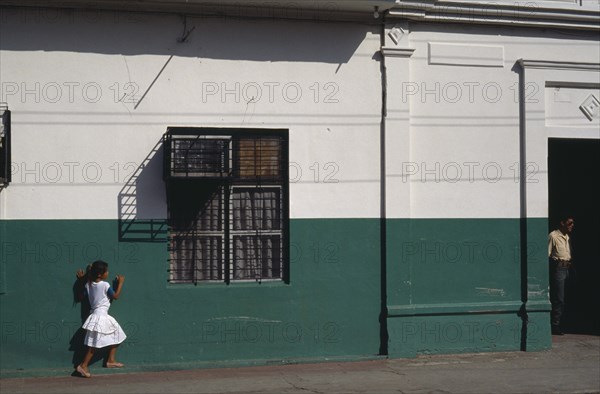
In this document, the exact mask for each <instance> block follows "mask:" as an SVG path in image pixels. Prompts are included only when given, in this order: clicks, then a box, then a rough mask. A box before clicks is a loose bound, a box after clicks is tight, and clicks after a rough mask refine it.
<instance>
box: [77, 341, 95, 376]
mask: <svg viewBox="0 0 600 394" xmlns="http://www.w3.org/2000/svg"><path fill="white" fill-rule="evenodd" d="M95 351H96V348H93V347H91V346H88V350H87V353H86V354H85V357H83V361H82V362H81V364H79V365H80V366H81V367H82V368H83V369H85V370H86V371H87V369H88V365H89V363H90V361H92V357H94V352H95Z"/></svg>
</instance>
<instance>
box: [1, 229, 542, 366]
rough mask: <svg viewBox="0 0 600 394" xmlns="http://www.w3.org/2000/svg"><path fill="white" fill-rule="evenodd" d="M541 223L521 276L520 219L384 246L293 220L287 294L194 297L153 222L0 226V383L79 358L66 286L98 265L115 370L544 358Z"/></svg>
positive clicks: (254, 289)
mask: <svg viewBox="0 0 600 394" xmlns="http://www.w3.org/2000/svg"><path fill="white" fill-rule="evenodd" d="M546 223H547V221H546V220H544V219H539V220H538V219H535V220H529V221H528V222H527V230H528V233H527V234H528V239H527V241H528V243H529V246H528V248H527V252H526V255H527V259H528V262H529V264H528V265H527V270H523V269H522V267H521V259H522V253H521V246H520V239H521V238H520V228H521V227H520V226H521V224H520V221H519V220H518V219H507V220H502V219H489V220H488V219H478V220H463V219H446V220H416V219H413V220H388V221H387V222H386V234H387V238H386V240H385V244H384V245H382V243H381V242H380V234H381V232H380V224H381V223H380V221H379V220H377V219H306V220H299V219H297V220H291V222H290V283H289V284H285V283H279V282H277V283H273V282H271V283H267V282H264V283H262V284H259V283H233V284H231V285H226V284H200V285H198V286H193V285H172V284H169V283H168V282H167V278H168V273H167V248H166V242H165V237H164V223H161V222H160V221H151V222H147V223H141V222H140V223H132V224H131V225H130V224H129V223H123V222H119V221H117V220H64V221H61V220H47V221H32V220H29V221H18V220H15V221H2V222H0V228H1V229H2V230H1V231H2V232H1V235H2V242H1V247H2V249H1V251H0V253H1V260H0V345H1V351H0V365H1V371H0V372H1V373H2V376H15V375H16V376H19V375H23V376H25V375H51V374H63V373H65V371H66V370H69V368H70V365H72V364H73V363H76V362H78V361H79V360H80V358H81V357H82V353H83V352H84V350H85V349H84V347H83V345H82V338H83V333H82V331H81V330H80V328H79V327H80V326H81V323H82V319H83V318H84V317H83V316H82V310H81V306H80V304H78V303H75V302H74V297H73V285H74V283H75V276H74V273H75V271H76V270H77V269H79V268H84V267H85V265H86V264H88V263H89V262H91V261H93V260H96V259H103V260H106V261H108V262H109V264H110V271H111V273H110V274H111V277H113V276H114V275H115V274H122V275H125V276H126V282H125V286H124V292H123V296H122V298H121V299H120V300H118V301H117V302H115V303H114V305H113V306H112V307H111V315H113V316H114V317H115V318H116V319H117V320H118V321H119V322H120V323H121V325H122V326H123V328H124V329H125V331H126V333H127V335H128V339H127V340H126V341H125V343H124V344H123V345H122V347H121V349H120V350H119V359H120V360H121V361H123V362H125V363H127V364H128V366H129V367H128V370H129V371H131V370H153V369H169V368H183V367H194V366H223V365H229V366H232V365H245V364H256V363H258V364H266V363H271V362H276V363H281V362H299V361H302V360H321V361H325V360H328V359H331V360H333V359H335V360H339V359H361V358H370V357H377V356H378V354H379V353H380V350H381V349H383V350H384V351H385V350H386V349H387V352H388V353H389V355H390V356H392V357H411V356H414V355H416V354H420V353H448V352H467V351H486V350H490V351H493V350H516V349H519V348H521V347H522V345H523V343H524V342H525V345H526V348H527V350H539V349H546V348H548V347H549V346H550V334H549V322H548V321H547V320H548V310H549V303H548V293H547V283H548V277H547V275H548V273H547V267H546V265H545V261H546V259H545V258H543V256H544V252H543V250H544V244H545V243H546V236H547V224H546ZM382 249H384V250H386V251H387V253H386V254H385V261H386V267H387V269H386V271H387V281H385V285H386V289H387V300H385V301H386V302H387V305H388V318H387V319H383V321H381V320H380V309H381V291H382V267H381V264H382V256H381V250H382ZM523 277H527V284H528V298H529V299H528V300H527V302H524V300H523V297H522V288H521V283H522V282H523ZM523 305H525V308H526V309H527V313H528V315H527V316H528V319H529V320H528V321H529V323H528V324H527V326H525V328H526V329H525V330H524V329H523V324H522V323H523V319H522V316H524V315H523V313H519V310H520V309H521V310H522V309H523ZM386 330H387V331H386ZM523 335H525V336H526V339H527V340H526V341H523V339H522V338H523ZM382 342H383V343H382ZM99 365H100V363H97V364H95V365H93V368H94V370H95V371H96V370H100V368H98V367H99Z"/></svg>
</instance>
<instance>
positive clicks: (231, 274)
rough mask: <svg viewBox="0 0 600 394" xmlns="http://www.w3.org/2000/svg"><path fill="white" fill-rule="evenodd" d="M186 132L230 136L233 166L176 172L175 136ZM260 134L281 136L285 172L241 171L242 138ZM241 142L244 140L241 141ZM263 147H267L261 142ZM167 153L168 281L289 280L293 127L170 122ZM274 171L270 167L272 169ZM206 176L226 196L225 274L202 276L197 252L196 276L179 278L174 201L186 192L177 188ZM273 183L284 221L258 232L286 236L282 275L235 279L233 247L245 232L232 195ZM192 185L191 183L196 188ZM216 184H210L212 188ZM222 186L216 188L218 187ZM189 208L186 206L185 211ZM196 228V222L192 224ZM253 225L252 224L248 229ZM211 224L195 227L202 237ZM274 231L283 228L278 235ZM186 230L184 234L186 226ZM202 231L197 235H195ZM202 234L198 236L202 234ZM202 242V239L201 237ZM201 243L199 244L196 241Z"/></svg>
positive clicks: (204, 179)
mask: <svg viewBox="0 0 600 394" xmlns="http://www.w3.org/2000/svg"><path fill="white" fill-rule="evenodd" d="M174 137H175V138H177V137H180V138H186V137H199V138H202V139H214V138H217V139H219V138H230V141H231V146H230V148H229V153H230V154H229V156H228V161H229V168H228V170H229V171H228V174H221V176H220V177H219V176H215V175H214V174H212V175H208V176H202V175H200V174H197V176H194V175H192V176H190V174H186V175H185V176H177V175H173V173H172V172H171V164H172V162H171V160H172V157H173V152H172V151H171V150H172V145H171V141H173V138H174ZM248 138H249V139H254V140H257V141H258V140H260V139H261V138H265V139H269V138H276V139H277V140H279V149H280V155H281V157H279V158H278V162H277V164H278V166H279V167H278V168H279V174H278V175H275V176H261V175H260V174H256V172H255V175H254V176H253V177H249V178H246V177H244V176H243V175H241V171H242V170H240V171H239V172H238V163H239V160H240V158H239V157H237V156H236V155H237V154H238V153H237V152H236V144H237V143H239V141H240V140H243V139H248ZM240 146H241V145H240ZM254 149H255V150H254V151H253V152H254V154H256V152H257V151H256V145H255V148H254ZM261 149H262V148H261ZM163 154H164V158H163V159H164V164H163V177H164V180H165V184H166V185H165V186H166V193H167V223H168V236H167V240H168V241H167V242H168V243H167V245H168V247H169V255H168V278H167V281H168V283H169V284H171V285H174V286H179V285H181V284H194V285H198V284H200V285H202V284H208V283H211V284H214V283H224V284H227V285H229V284H232V283H244V282H258V283H262V282H283V283H285V284H289V283H290V245H289V223H290V217H289V130H287V129H256V128H213V127H210V128H207V127H168V128H167V132H166V133H165V134H164V136H163ZM267 172H268V170H267ZM203 182H211V185H210V187H214V188H217V189H218V188H221V189H220V191H216V192H219V193H221V196H220V197H219V198H220V199H222V200H223V204H222V205H221V211H220V212H219V215H218V216H219V217H222V219H219V220H223V222H222V223H223V228H222V230H221V231H222V232H221V233H220V234H221V235H222V239H223V245H222V251H223V252H222V254H221V261H220V264H221V270H222V275H223V279H198V272H200V271H199V270H198V269H197V267H198V266H197V265H195V264H197V262H198V258H195V259H194V261H193V262H192V264H194V265H193V270H194V274H193V275H192V276H193V278H192V279H190V280H187V279H186V280H177V279H174V278H173V274H172V269H173V265H172V259H173V249H172V247H173V239H174V238H173V235H174V233H173V229H172V227H173V222H172V220H173V216H172V215H173V214H174V212H175V211H176V209H177V208H175V209H173V204H174V201H177V198H178V197H179V198H181V195H179V196H176V193H181V192H182V191H185V190H186V188H199V187H201V185H202V184H203ZM249 188H250V189H251V188H256V189H270V188H275V189H277V190H278V191H279V193H280V195H279V198H278V200H279V202H280V207H279V209H278V210H276V211H277V212H278V214H280V215H281V217H280V218H278V220H279V221H280V223H281V224H280V226H281V230H259V229H257V230H256V232H257V234H256V236H257V237H261V236H263V234H264V237H266V236H273V237H277V236H279V234H280V237H281V241H280V243H279V248H280V255H281V262H280V264H281V265H280V267H279V270H280V277H276V278H268V277H266V278H262V277H260V278H242V279H235V273H236V267H235V259H236V257H235V253H234V251H233V248H234V237H235V236H239V235H240V231H235V230H234V216H233V201H232V198H231V197H232V195H233V194H234V190H240V189H249ZM190 190H191V189H190ZM212 190H213V189H210V188H209V189H208V191H209V194H210V193H211V192H212ZM215 190H216V189H215ZM183 210H184V208H182V211H183ZM191 220H192V221H193V222H194V223H196V224H195V225H192V226H196V225H197V223H198V217H196V218H194V219H191ZM190 228H191V227H190ZM247 231H252V230H247ZM211 232H212V231H211V230H210V229H209V230H202V229H197V230H196V228H195V227H194V233H199V234H200V235H199V236H198V237H200V236H201V235H202V234H203V233H206V234H207V235H209V234H208V233H211ZM272 233H278V234H275V235H273V234H272ZM181 234H184V233H183V231H182V232H181ZM193 236H196V235H193ZM215 236H216V234H215ZM199 239H200V238H196V240H199ZM200 242H202V241H200ZM194 248H195V247H194Z"/></svg>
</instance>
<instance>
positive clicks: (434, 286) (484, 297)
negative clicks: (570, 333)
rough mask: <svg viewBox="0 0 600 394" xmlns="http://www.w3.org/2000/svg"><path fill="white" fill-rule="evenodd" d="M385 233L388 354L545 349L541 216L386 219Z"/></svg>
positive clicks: (544, 262) (547, 338) (544, 226)
mask: <svg viewBox="0 0 600 394" xmlns="http://www.w3.org/2000/svg"><path fill="white" fill-rule="evenodd" d="M386 233H387V240H386V243H387V249H386V250H387V267H388V269H387V295H388V296H387V305H388V320H387V324H388V333H389V350H388V352H389V354H390V356H401V357H406V356H414V355H416V354H420V353H452V352H468V351H486V350H519V349H528V350H538V349H547V348H549V347H550V344H551V341H550V332H549V321H547V320H548V311H549V310H550V304H549V302H548V267H547V258H545V257H544V255H545V253H546V250H547V249H546V248H547V246H546V245H547V241H546V239H547V220H546V219H529V220H527V221H526V222H524V223H523V222H521V220H519V219H411V220H388V221H387V231H386ZM522 233H526V234H527V239H526V240H525V241H526V243H527V247H526V248H525V247H522V242H523V241H522V235H521V234H522ZM523 249H525V250H526V253H522V252H521V251H522V250H523ZM524 260H526V261H527V265H526V267H527V269H526V270H524V268H523V264H522V261H524ZM525 289H527V290H525ZM525 338H526V340H525Z"/></svg>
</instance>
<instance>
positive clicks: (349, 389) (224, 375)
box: [0, 335, 600, 394]
mask: <svg viewBox="0 0 600 394" xmlns="http://www.w3.org/2000/svg"><path fill="white" fill-rule="evenodd" d="M367 392H375V393H432V392H433V393H552V392H557V393H558V392H559V393H600V337H598V336H584V335H565V336H562V337H556V336H555V337H553V348H552V350H551V351H546V352H531V353H529V352H507V353H477V354H460V355H437V356H420V357H417V358H414V359H400V360H377V361H363V362H348V363H322V364H297V365H283V366H269V367H246V368H236V369H232V368H227V369H200V370H188V371H168V372H149V373H131V374H115V375H97V376H95V377H92V378H91V379H83V378H76V377H71V376H68V377H53V378H27V379H21V378H19V379H3V380H0V393H2V394H5V393H6V394H8V393H103V394H106V393H367Z"/></svg>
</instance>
